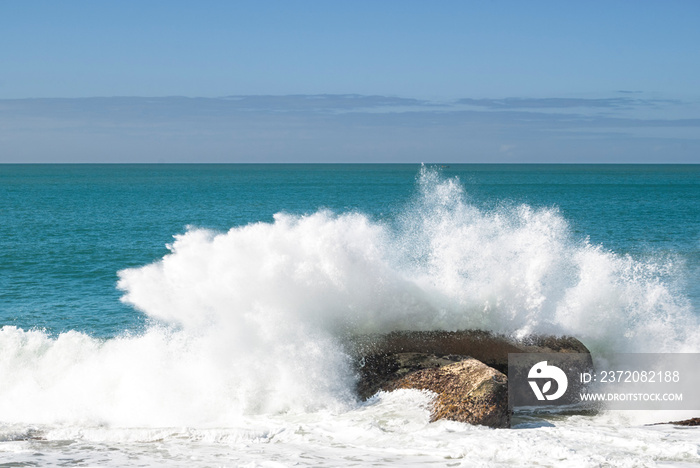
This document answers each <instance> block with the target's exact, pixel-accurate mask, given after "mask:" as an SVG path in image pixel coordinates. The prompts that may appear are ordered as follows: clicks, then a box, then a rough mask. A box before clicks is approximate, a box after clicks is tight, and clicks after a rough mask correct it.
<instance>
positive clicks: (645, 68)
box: [0, 0, 700, 162]
mask: <svg viewBox="0 0 700 468" xmlns="http://www.w3.org/2000/svg"><path fill="white" fill-rule="evenodd" d="M699 21H700V2H696V1H692V0H688V1H673V0H668V1H654V2H652V1H634V2H632V1H604V2H603V1H600V2H596V1H589V2H562V1H536V0H535V1H498V0H492V1H459V2H457V1H454V2H450V1H444V2H428V1H422V2H418V1H388V0H385V1H378V0H375V1H352V2H350V1H347V2H344V1H310V0H309V1H296V2H293V1H284V2H282V1H264V0H262V1H247V2H244V1H206V0H204V1H197V2H195V1H176V0H170V1H153V0H151V1H149V0H144V1H128V0H127V1H125V0H122V1H65V2H56V1H35V0H21V1H20V0H4V1H1V2H0V39H1V40H0V64H2V65H0V67H1V68H2V73H0V162H42V161H46V162H49V161H50V162H90V161H95V162H102V161H110V162H119V161H124V162H154V161H173V162H187V161H193V162H194V161H210V162H227V161H230V162H237V161H246V162H251V161H252V162H254V161H261V162H287V161H301V162H312V161H313V162H315V161H328V162H336V161H344V162H352V161H357V162H382V161H387V162H389V161H397V162H398V161H406V162H420V161H425V162H430V161H436V162H437V161H447V162H700V85H699V83H700V47H698V44H700V28H698V27H697V25H698V22H699ZM231 96H235V98H231ZM95 98H109V99H95ZM153 98H157V99H153ZM197 98H198V99H197Z"/></svg>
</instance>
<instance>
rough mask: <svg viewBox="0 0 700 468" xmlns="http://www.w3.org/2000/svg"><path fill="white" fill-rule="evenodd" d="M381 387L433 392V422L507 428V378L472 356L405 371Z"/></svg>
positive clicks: (508, 425) (508, 424)
mask: <svg viewBox="0 0 700 468" xmlns="http://www.w3.org/2000/svg"><path fill="white" fill-rule="evenodd" d="M437 359H439V358H437ZM382 388H383V389H384V390H388V391H389V390H397V389H400V388H414V389H418V390H430V391H432V392H435V393H436V394H437V396H436V397H435V401H434V402H433V409H432V413H431V420H433V421H435V420H438V419H450V420H452V421H460V422H465V423H469V424H479V425H483V426H489V427H498V428H500V427H510V414H509V412H508V378H507V377H506V376H505V375H504V374H502V373H501V372H499V371H497V370H495V369H493V368H492V367H489V366H487V365H485V364H484V363H482V362H480V361H478V360H476V359H472V358H468V357H467V358H464V359H462V360H460V361H458V362H453V363H450V364H447V365H443V366H440V367H433V368H424V369H421V370H417V371H413V372H409V373H407V374H405V375H404V376H401V377H399V378H397V379H395V380H392V381H391V382H389V383H387V384H385V385H384V386H383V387H382Z"/></svg>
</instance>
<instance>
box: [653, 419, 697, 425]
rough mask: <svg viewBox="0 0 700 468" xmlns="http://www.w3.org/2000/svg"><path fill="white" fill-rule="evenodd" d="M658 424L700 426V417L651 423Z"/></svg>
mask: <svg viewBox="0 0 700 468" xmlns="http://www.w3.org/2000/svg"><path fill="white" fill-rule="evenodd" d="M659 424H673V425H674V426H700V418H691V419H686V420H685V421H671V422H666V423H656V424H652V425H653V426H656V425H659Z"/></svg>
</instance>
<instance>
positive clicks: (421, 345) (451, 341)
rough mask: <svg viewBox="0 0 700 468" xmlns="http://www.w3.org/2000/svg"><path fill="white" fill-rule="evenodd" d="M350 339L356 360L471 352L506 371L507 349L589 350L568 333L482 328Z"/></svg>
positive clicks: (534, 351) (515, 350)
mask: <svg viewBox="0 0 700 468" xmlns="http://www.w3.org/2000/svg"><path fill="white" fill-rule="evenodd" d="M351 341H352V343H353V345H352V346H351V350H350V351H351V353H352V354H354V355H355V356H356V357H357V359H358V360H361V358H363V357H364V358H365V359H366V358H367V357H368V356H380V355H386V354H395V353H422V354H435V355H437V356H448V355H461V356H471V357H473V358H474V359H478V360H479V361H481V362H483V363H484V364H486V365H488V366H491V367H493V368H494V369H496V370H498V371H500V372H502V373H504V374H506V375H507V374H508V353H589V351H588V349H587V348H586V347H585V346H584V344H583V343H581V342H580V341H579V340H577V339H576V338H573V337H570V336H564V337H554V336H530V337H527V338H524V339H521V340H516V339H514V338H511V337H508V336H505V335H497V334H494V333H491V332H487V331H482V330H462V331H453V332H446V331H427V332H392V333H389V334H386V335H364V336H361V337H355V338H353V339H352V340H351Z"/></svg>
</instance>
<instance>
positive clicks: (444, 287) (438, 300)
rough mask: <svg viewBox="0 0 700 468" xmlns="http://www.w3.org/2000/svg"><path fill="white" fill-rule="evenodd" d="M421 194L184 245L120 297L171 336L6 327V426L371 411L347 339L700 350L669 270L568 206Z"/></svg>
mask: <svg viewBox="0 0 700 468" xmlns="http://www.w3.org/2000/svg"><path fill="white" fill-rule="evenodd" d="M418 187H419V195H418V196H417V198H416V200H415V201H414V203H413V204H412V205H411V206H408V207H407V208H406V210H405V211H404V212H403V213H402V215H401V216H400V217H399V218H398V220H396V221H395V222H379V221H375V220H372V219H370V218H369V217H367V216H365V215H363V214H361V213H343V214H337V213H332V212H329V211H319V212H316V213H313V214H310V215H307V216H291V215H287V214H282V213H280V214H277V215H276V216H275V218H274V222H272V223H256V224H250V225H247V226H242V227H236V228H233V229H231V230H230V231H228V232H225V233H218V232H212V231H207V230H203V229H197V228H190V229H189V230H188V231H187V232H185V233H184V234H181V235H177V236H175V240H174V242H173V243H172V245H170V246H169V249H170V254H169V255H167V256H165V257H164V258H163V259H162V260H160V261H158V262H156V263H153V264H150V265H146V266H144V267H141V268H134V269H128V270H124V271H122V272H120V281H119V285H118V286H119V288H120V289H122V290H123V291H124V297H123V300H124V301H125V302H127V303H129V304H132V305H133V306H134V307H136V308H138V309H139V310H141V311H143V312H144V313H145V314H147V315H148V316H149V317H151V318H152V319H153V320H154V321H156V322H157V323H158V324H159V325H154V326H153V327H151V328H150V329H148V330H147V331H146V332H144V333H143V334H141V335H138V336H123V337H120V338H115V339H110V340H106V341H104V340H97V339H94V338H91V337H89V336H87V335H85V334H81V333H78V332H68V333H64V334H61V335H60V336H58V337H56V338H53V337H50V336H48V335H46V334H44V333H43V332H41V331H24V330H20V329H16V328H13V327H4V328H3V329H2V330H0V375H2V376H3V378H2V379H1V380H0V415H2V416H1V417H2V421H3V422H4V423H22V422H29V423H36V424H68V425H71V424H78V425H81V424H86V425H89V426H90V427H93V426H95V425H98V426H99V425H100V424H107V425H109V426H110V427H154V428H156V427H173V426H193V427H198V428H207V427H234V426H236V425H237V424H242V422H241V421H247V423H246V424H249V423H250V419H249V418H250V417H252V416H255V415H275V414H287V415H294V414H296V415H304V414H310V413H317V412H319V411H325V412H329V413H330V414H335V415H336V419H337V417H340V416H337V415H342V414H347V413H346V412H347V411H348V410H350V409H352V408H355V410H354V411H357V408H358V405H359V403H358V402H357V401H355V399H354V397H353V395H352V387H353V378H354V376H353V373H352V370H351V365H350V361H349V357H348V356H347V355H346V354H345V352H344V344H345V340H346V339H347V337H349V336H352V335H354V334H361V333H370V332H389V331H392V330H409V329H410V330H458V329H470V328H480V329H486V330H493V331H495V332H499V333H507V334H513V335H520V336H521V335H525V334H529V333H554V334H568V335H573V336H576V337H578V338H580V339H581V340H582V341H583V342H584V343H585V344H586V345H587V346H589V347H590V348H591V349H593V350H596V351H601V352H607V351H632V352H634V351H655V352H656V351H695V352H697V351H700V338H699V336H700V334H699V331H698V330H700V328H699V327H698V320H697V317H696V316H695V315H694V313H693V310H692V307H691V305H690V302H689V301H688V299H687V298H686V297H685V296H684V295H683V294H682V293H681V292H679V286H678V284H680V283H678V282H677V277H678V272H679V271H680V269H681V267H682V265H678V264H677V263H676V262H675V261H674V259H672V258H670V259H669V258H666V259H661V260H660V259H653V258H646V259H640V258H632V257H630V256H622V255H618V254H615V253H614V252H610V251H607V250H606V249H605V247H604V246H596V245H590V244H589V243H588V242H587V241H586V240H585V239H579V238H577V237H576V236H574V235H572V233H571V231H570V229H569V226H568V225H567V222H566V220H565V219H564V218H563V217H562V216H561V215H560V214H559V213H558V212H557V210H556V209H534V208H531V207H529V206H502V207H499V208H493V209H488V210H487V209H483V208H479V207H477V206H475V205H473V204H470V203H469V201H468V196H467V195H466V194H465V193H464V189H463V187H462V185H461V184H460V182H459V181H458V180H456V179H447V180H445V179H443V178H442V177H441V176H440V174H439V173H437V172H435V171H431V170H427V169H423V170H422V171H421V174H420V176H419V178H418ZM651 343H653V349H651V350H650V349H649V345H650V344H651ZM351 413H352V414H355V413H353V412H351ZM289 417H291V416H289Z"/></svg>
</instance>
